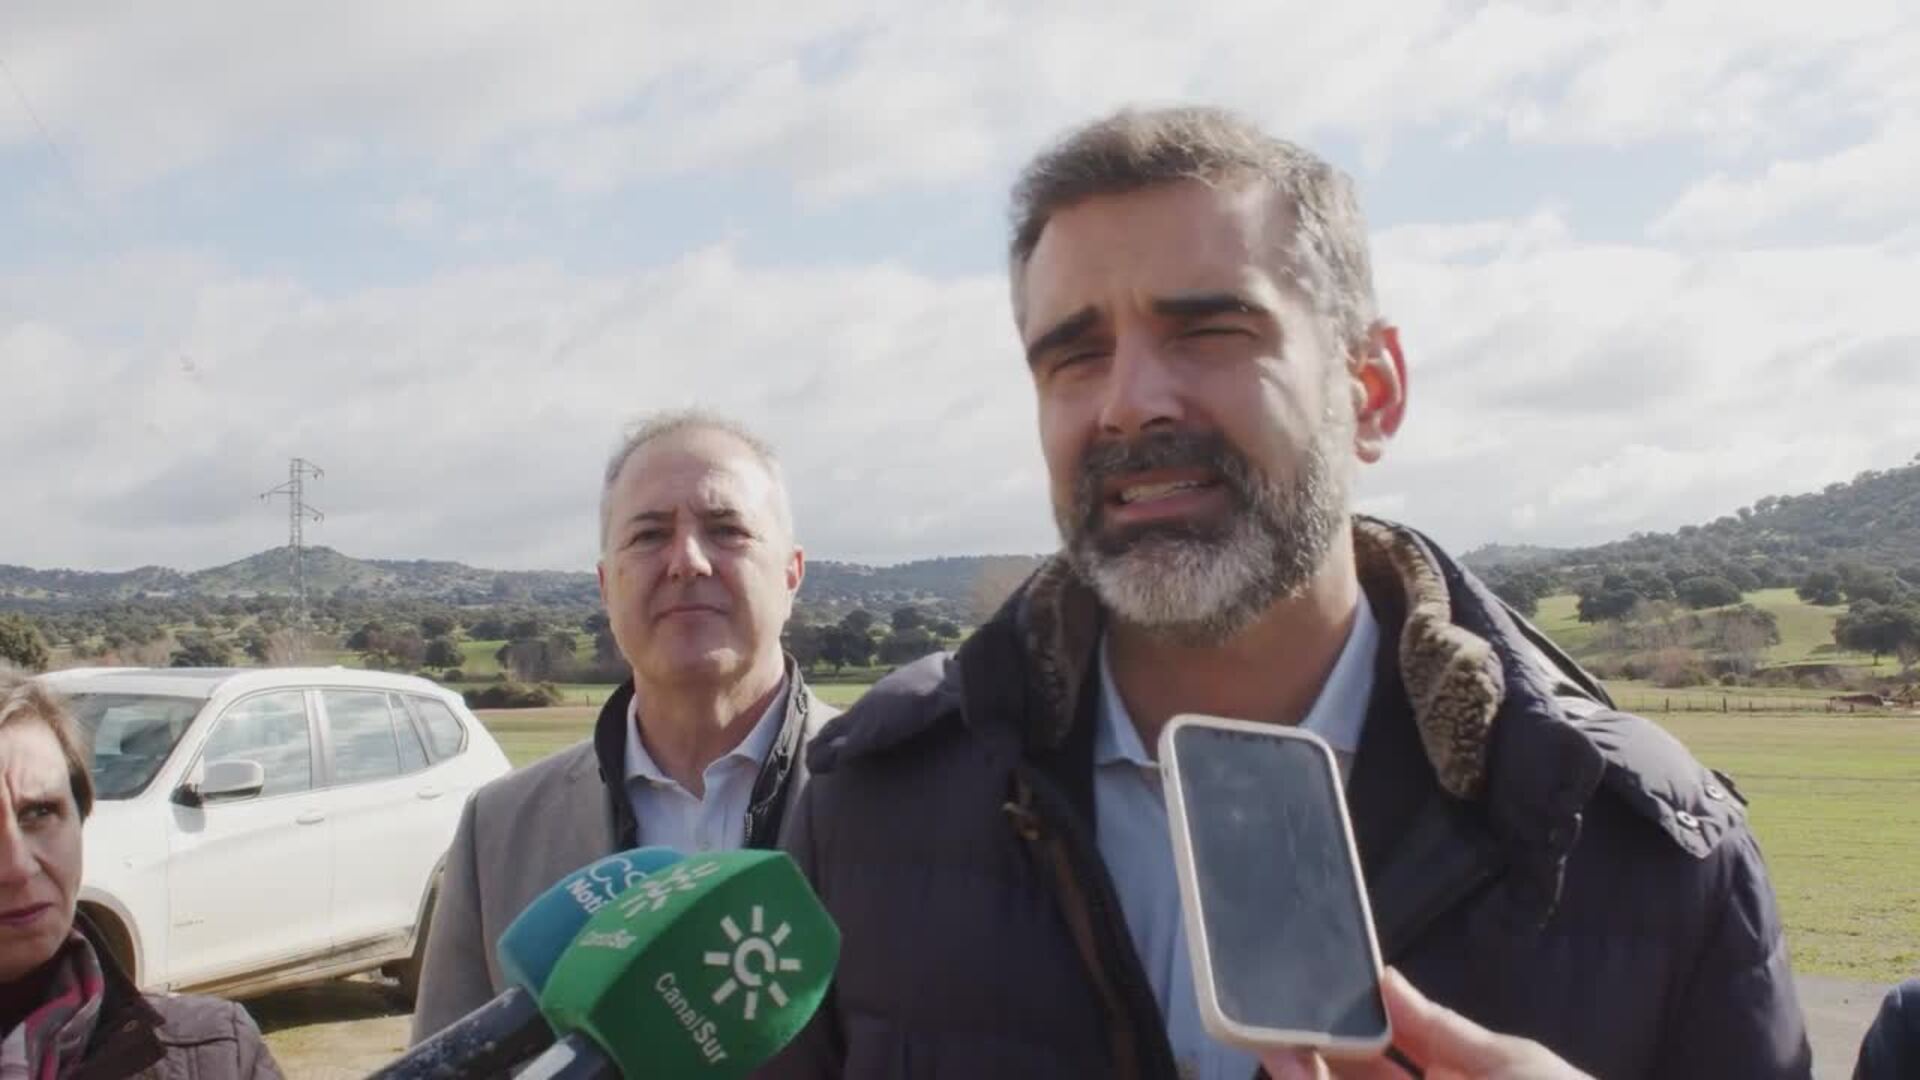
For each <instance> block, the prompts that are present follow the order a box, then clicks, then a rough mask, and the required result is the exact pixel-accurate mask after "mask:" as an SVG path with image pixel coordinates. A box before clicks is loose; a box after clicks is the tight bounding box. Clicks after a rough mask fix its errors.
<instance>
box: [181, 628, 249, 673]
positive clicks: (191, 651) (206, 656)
mask: <svg viewBox="0 0 1920 1080" xmlns="http://www.w3.org/2000/svg"><path fill="white" fill-rule="evenodd" d="M168 664H169V665H170V666H172V667H228V666H231V665H232V664H233V646H232V645H230V644H228V643H227V642H225V641H222V640H221V639H219V638H216V637H214V636H213V635H212V634H203V633H192V632H190V633H185V634H182V635H180V644H179V645H178V646H177V647H175V649H174V650H173V659H171V660H169V661H168Z"/></svg>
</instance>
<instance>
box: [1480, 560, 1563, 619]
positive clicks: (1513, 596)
mask: <svg viewBox="0 0 1920 1080" xmlns="http://www.w3.org/2000/svg"><path fill="white" fill-rule="evenodd" d="M1551 587H1552V586H1551V585H1550V583H1549V582H1548V581H1547V579H1546V578H1545V577H1543V576H1541V575H1540V574H1537V573H1535V572H1533V571H1531V570H1521V571H1516V572H1514V573H1510V574H1506V575H1504V576H1502V577H1500V578H1499V579H1498V580H1496V581H1494V582H1493V583H1492V588H1493V593H1494V595H1495V596H1498V597H1499V598H1500V599H1502V600H1505V601H1506V602H1507V603H1508V604H1509V605H1511V606H1512V608H1513V610H1515V611H1517V612H1519V613H1520V614H1522V615H1524V616H1526V617H1527V618H1532V617H1533V616H1534V615H1536V614H1538V613H1539V611H1540V600H1541V598H1542V597H1544V596H1546V595H1547V593H1548V591H1549V589H1551Z"/></svg>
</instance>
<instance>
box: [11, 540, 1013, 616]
mask: <svg viewBox="0 0 1920 1080" xmlns="http://www.w3.org/2000/svg"><path fill="white" fill-rule="evenodd" d="M1039 561H1040V560H1039V557H1038V556H1031V555H989V556H972V557H953V558H942V559H923V560H920V561H917V562H909V563H901V564H898V565H895V566H864V565H861V564H858V563H845V562H832V561H820V562H811V563H808V564H807V576H806V580H805V582H804V583H803V584H802V586H801V589H800V604H801V605H802V606H803V607H804V608H806V609H807V610H808V611H809V612H810V613H811V614H813V615H814V616H816V617H831V616H837V615H838V614H840V613H842V612H844V611H847V610H851V609H852V608H855V607H866V608H869V609H871V610H874V611H877V612H885V611H888V610H891V609H892V608H893V607H898V606H900V605H902V604H921V605H925V606H929V607H933V608H937V609H940V610H941V611H942V612H943V613H945V614H948V615H950V616H952V617H955V618H963V619H964V618H970V617H973V616H974V615H975V614H976V613H977V611H978V609H979V608H981V607H982V606H986V607H991V605H992V604H993V603H997V601H998V599H999V598H1000V597H1002V596H1004V595H1005V594H1006V592H1007V591H1008V590H1009V589H1011V588H1012V586H1013V585H1015V584H1018V583H1019V582H1020V581H1021V580H1023V579H1024V578H1025V577H1026V575H1028V574H1029V573H1032V571H1033V569H1034V567H1036V566H1037V565H1039ZM303 564H304V571H305V576H306V582H307V593H308V595H309V596H310V597H314V598H324V597H343V598H352V599H362V600H394V601H424V602H433V603H443V604H452V605H482V604H498V603H506V604H527V603H531V604H540V605H559V606H572V605H587V606H592V605H597V604H598V603H599V599H600V594H599V588H598V586H597V584H596V583H595V580H594V575H593V574H591V573H582V572H571V573H570V572H565V571H550V570H486V569H481V568H478V567H472V566H468V565H466V564H464V563H458V562H440V561H430V560H424V559H420V560H411V561H407V560H393V559H356V558H354V557H352V556H349V555H344V554H342V553H340V552H338V551H335V550H333V549H332V548H327V547H313V548H308V549H306V553H305V558H304V560H303ZM292 592H293V573H292V559H291V553H290V551H289V550H288V549H287V548H285V547H280V548H274V549H271V550H268V551H263V552H260V553H259V554H257V555H250V556H248V557H246V558H244V559H240V560H238V561H236V562H231V563H227V564H226V565H224V566H215V567H210V568H208V569H205V570H197V571H192V572H182V571H178V570H170V569H167V568H164V567H157V566H149V567H142V568H140V569H137V570H128V571H116V572H91V571H82V570H35V569H30V568H28V567H22V566H4V565H0V610H5V609H8V608H19V609H27V610H36V611H57V610H63V609H72V608H81V607H93V606H99V605H103V604H118V603H127V602H138V601H140V600H143V599H144V600H170V599H189V598H199V599H206V600H219V599H228V598H248V597H256V596H290V595H292Z"/></svg>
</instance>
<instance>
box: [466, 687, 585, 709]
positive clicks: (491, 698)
mask: <svg viewBox="0 0 1920 1080" xmlns="http://www.w3.org/2000/svg"><path fill="white" fill-rule="evenodd" d="M461 696H462V697H465V698H466V699H467V708H469V709H544V708H547V707H548V706H552V705H558V704H560V701H561V697H560V689H559V687H556V686H554V685H553V684H552V683H545V682H543V683H517V682H503V683H497V684H495V685H493V686H489V687H485V688H484V689H480V690H469V691H467V692H466V693H465V694H463V695H461Z"/></svg>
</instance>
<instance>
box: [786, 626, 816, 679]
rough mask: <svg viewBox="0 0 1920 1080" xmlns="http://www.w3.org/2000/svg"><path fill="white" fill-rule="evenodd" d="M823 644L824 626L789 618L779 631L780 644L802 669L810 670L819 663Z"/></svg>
mask: <svg viewBox="0 0 1920 1080" xmlns="http://www.w3.org/2000/svg"><path fill="white" fill-rule="evenodd" d="M825 645H826V628H825V627H821V626H816V625H814V624H813V623H807V622H798V621H791V620H790V621H788V623H787V625H786V627H785V629H783V630H781V631H780V646H781V647H782V648H784V649H786V650H787V652H788V653H789V654H791V655H792V656H793V660H794V663H796V664H799V665H800V667H801V668H802V669H806V670H811V669H812V668H814V667H815V666H817V665H818V664H819V663H820V661H821V652H822V651H823V649H824V647H825Z"/></svg>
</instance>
